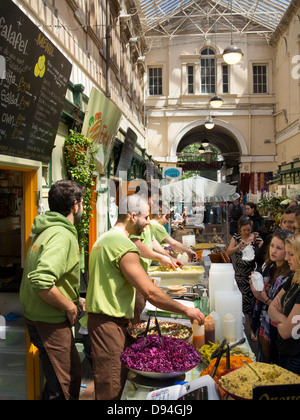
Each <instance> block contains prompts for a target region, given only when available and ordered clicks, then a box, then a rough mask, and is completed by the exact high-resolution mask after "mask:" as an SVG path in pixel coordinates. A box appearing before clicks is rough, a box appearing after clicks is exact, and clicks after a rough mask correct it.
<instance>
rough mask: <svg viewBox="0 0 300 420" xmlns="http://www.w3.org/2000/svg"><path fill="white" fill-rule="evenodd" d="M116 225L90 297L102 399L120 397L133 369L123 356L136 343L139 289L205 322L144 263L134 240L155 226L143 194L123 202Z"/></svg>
mask: <svg viewBox="0 0 300 420" xmlns="http://www.w3.org/2000/svg"><path fill="white" fill-rule="evenodd" d="M119 209H120V211H119V217H118V220H117V223H116V225H115V226H114V227H113V228H111V229H110V230H109V231H108V232H106V233H104V234H103V235H102V236H101V237H100V238H99V239H98V240H97V241H96V242H95V244H94V246H93V249H92V252H91V256H90V266H89V268H90V270H89V285H88V290H87V297H86V310H87V312H88V332H89V337H90V341H91V348H92V358H93V374H94V382H95V396H96V399H97V400H116V399H120V397H121V394H122V390H123V387H124V385H125V381H126V378H127V373H128V371H127V369H126V368H125V367H124V366H123V365H122V364H121V361H120V356H121V353H122V352H123V351H124V349H125V348H126V347H127V346H128V345H129V344H130V342H129V338H130V337H129V336H128V333H127V327H128V324H129V320H130V319H132V318H133V313H134V306H135V293H136V290H138V291H139V292H140V293H141V294H142V295H143V296H144V298H145V299H146V300H148V301H149V302H150V303H151V304H153V305H155V306H157V307H159V308H161V309H163V310H166V311H171V312H176V313H180V314H183V315H185V316H187V317H188V318H190V319H191V322H193V320H194V319H196V320H197V321H198V322H199V323H200V324H203V323H204V315H203V314H202V313H201V312H200V311H199V309H197V308H189V307H186V306H184V305H182V304H180V303H179V302H177V301H175V300H173V299H171V298H170V297H169V296H168V295H167V294H166V293H165V292H163V291H162V290H161V289H160V288H159V287H157V286H156V285H154V283H153V282H152V281H151V279H150V278H149V277H148V275H147V273H146V272H145V270H144V269H143V267H142V265H141V263H140V252H139V250H138V248H137V247H136V246H135V244H134V243H133V242H132V241H131V240H130V239H129V237H130V236H131V235H137V236H139V235H140V234H141V233H142V232H143V230H144V228H145V227H146V226H148V225H149V205H148V202H147V201H146V200H145V199H144V198H142V197H140V196H139V195H137V194H134V195H129V196H128V197H125V198H123V199H122V200H121V202H120V205H119Z"/></svg>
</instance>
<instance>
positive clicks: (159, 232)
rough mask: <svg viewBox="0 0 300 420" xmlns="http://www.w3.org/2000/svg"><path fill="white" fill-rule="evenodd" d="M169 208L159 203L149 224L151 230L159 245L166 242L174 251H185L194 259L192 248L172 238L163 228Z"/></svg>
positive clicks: (168, 214)
mask: <svg viewBox="0 0 300 420" xmlns="http://www.w3.org/2000/svg"><path fill="white" fill-rule="evenodd" d="M170 213H171V211H170V209H169V208H168V207H167V206H165V205H163V204H162V203H160V204H159V212H158V213H157V214H154V215H153V216H152V219H151V222H150V225H151V231H152V233H153V235H154V237H155V238H156V239H157V241H158V242H159V243H160V245H162V246H163V245H164V244H168V245H170V246H171V247H172V248H174V250H175V251H180V252H186V253H187V255H188V256H189V259H190V260H191V261H195V260H196V259H197V254H196V252H195V251H193V250H192V249H190V248H188V247H187V246H185V245H183V243H181V242H179V241H176V239H174V238H172V236H170V235H169V233H168V232H167V231H166V229H165V228H164V225H165V224H166V223H168V221H169V217H170Z"/></svg>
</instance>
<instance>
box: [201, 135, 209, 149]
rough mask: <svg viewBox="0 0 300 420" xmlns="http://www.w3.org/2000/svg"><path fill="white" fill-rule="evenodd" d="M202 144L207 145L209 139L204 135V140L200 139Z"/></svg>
mask: <svg viewBox="0 0 300 420" xmlns="http://www.w3.org/2000/svg"><path fill="white" fill-rule="evenodd" d="M202 146H203V147H208V146H209V140H208V139H207V138H206V136H205V137H204V140H202Z"/></svg>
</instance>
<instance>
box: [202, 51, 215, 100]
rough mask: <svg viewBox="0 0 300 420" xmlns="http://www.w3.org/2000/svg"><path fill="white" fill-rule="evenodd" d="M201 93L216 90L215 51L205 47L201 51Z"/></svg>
mask: <svg viewBox="0 0 300 420" xmlns="http://www.w3.org/2000/svg"><path fill="white" fill-rule="evenodd" d="M200 64H201V93H215V92H216V56H215V52H214V51H213V50H212V49H211V48H209V47H205V48H203V50H202V51H201V60H200Z"/></svg>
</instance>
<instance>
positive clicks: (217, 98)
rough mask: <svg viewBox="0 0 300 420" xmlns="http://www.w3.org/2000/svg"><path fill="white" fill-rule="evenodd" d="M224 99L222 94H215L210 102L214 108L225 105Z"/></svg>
mask: <svg viewBox="0 0 300 420" xmlns="http://www.w3.org/2000/svg"><path fill="white" fill-rule="evenodd" d="M223 102H224V101H223V99H222V97H221V96H220V95H215V96H213V97H212V98H211V99H210V101H209V103H210V105H211V106H212V107H213V108H220V107H221V106H222V105H223Z"/></svg>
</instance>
